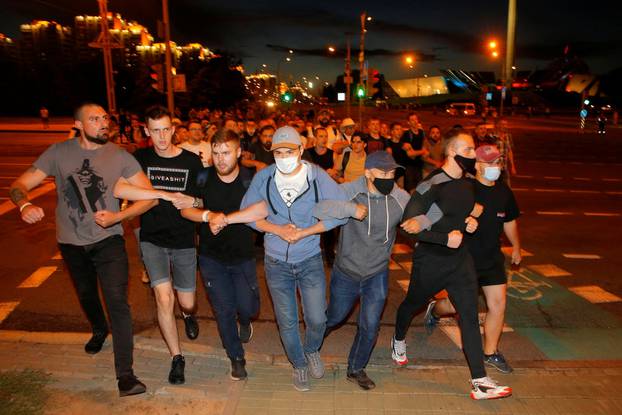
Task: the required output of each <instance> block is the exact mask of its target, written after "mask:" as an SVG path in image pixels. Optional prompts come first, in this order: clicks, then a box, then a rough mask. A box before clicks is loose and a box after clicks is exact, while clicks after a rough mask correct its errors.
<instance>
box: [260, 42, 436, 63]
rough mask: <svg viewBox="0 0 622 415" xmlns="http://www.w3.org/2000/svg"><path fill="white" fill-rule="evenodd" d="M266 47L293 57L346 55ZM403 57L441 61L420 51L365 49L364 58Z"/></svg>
mask: <svg viewBox="0 0 622 415" xmlns="http://www.w3.org/2000/svg"><path fill="white" fill-rule="evenodd" d="M266 47H267V48H268V49H270V50H272V51H274V52H283V53H288V51H290V50H292V51H293V52H294V55H302V56H324V57H329V58H330V57H335V58H339V59H342V58H344V57H345V55H346V50H345V48H341V49H338V50H337V51H336V52H335V53H334V55H333V54H329V53H328V51H327V50H326V48H310V49H304V48H291V47H287V46H283V45H272V44H267V45H266ZM350 53H351V56H352V61H353V62H354V61H356V60H357V59H358V54H359V51H358V49H352V50H351V52H350ZM405 55H413V56H414V57H415V60H417V61H419V62H438V61H441V60H442V59H440V58H439V57H438V56H437V55H436V54H432V53H424V52H421V51H412V50H391V49H365V56H370V57H373V56H405Z"/></svg>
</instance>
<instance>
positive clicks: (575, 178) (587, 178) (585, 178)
mask: <svg viewBox="0 0 622 415" xmlns="http://www.w3.org/2000/svg"><path fill="white" fill-rule="evenodd" d="M572 180H580V181H584V182H589V181H591V180H592V179H590V178H589V177H573V178H572Z"/></svg>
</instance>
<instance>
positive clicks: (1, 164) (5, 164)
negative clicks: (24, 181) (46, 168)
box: [0, 163, 32, 167]
mask: <svg viewBox="0 0 622 415" xmlns="http://www.w3.org/2000/svg"><path fill="white" fill-rule="evenodd" d="M0 166H26V167H29V166H32V163H0Z"/></svg>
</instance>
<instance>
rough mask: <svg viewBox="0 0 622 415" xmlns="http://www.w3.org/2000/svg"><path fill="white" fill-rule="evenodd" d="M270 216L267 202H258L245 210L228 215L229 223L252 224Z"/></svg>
mask: <svg viewBox="0 0 622 415" xmlns="http://www.w3.org/2000/svg"><path fill="white" fill-rule="evenodd" d="M266 216H268V207H267V206H266V202H265V201H263V200H262V201H261V202H257V203H255V204H252V205H250V206H248V207H247V208H245V209H242V210H238V211H237V212H232V213H229V214H227V223H228V224H232V223H251V222H257V221H260V220H262V219H265V218H266Z"/></svg>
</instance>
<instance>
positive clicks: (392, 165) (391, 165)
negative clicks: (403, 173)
mask: <svg viewBox="0 0 622 415" xmlns="http://www.w3.org/2000/svg"><path fill="white" fill-rule="evenodd" d="M403 168H404V166H400V165H399V164H397V163H396V162H395V159H394V158H393V156H392V155H391V154H389V153H387V152H386V151H384V150H381V151H374V152H373V153H371V154H369V155H368V156H367V157H366V158H365V169H366V170H369V169H379V170H384V171H389V170H393V169H403Z"/></svg>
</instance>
